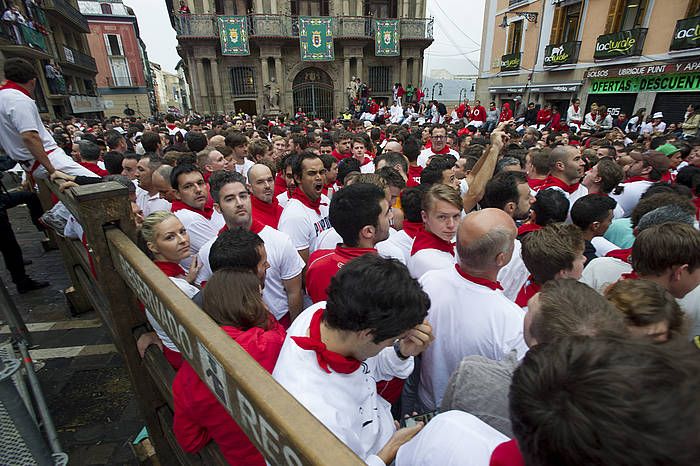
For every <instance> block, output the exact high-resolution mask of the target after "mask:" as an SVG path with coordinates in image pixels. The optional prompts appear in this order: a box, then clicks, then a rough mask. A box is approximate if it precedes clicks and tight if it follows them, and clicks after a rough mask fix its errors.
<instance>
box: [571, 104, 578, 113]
mask: <svg viewBox="0 0 700 466" xmlns="http://www.w3.org/2000/svg"><path fill="white" fill-rule="evenodd" d="M572 107H574V111H575V112H576V113H578V109H579V106H578V105H572Z"/></svg>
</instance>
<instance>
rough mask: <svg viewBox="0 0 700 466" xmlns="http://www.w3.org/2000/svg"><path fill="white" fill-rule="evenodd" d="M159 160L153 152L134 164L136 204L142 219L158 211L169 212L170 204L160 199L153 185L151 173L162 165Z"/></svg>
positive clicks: (147, 153)
mask: <svg viewBox="0 0 700 466" xmlns="http://www.w3.org/2000/svg"><path fill="white" fill-rule="evenodd" d="M162 164H163V163H162V161H161V159H160V158H159V157H158V156H157V155H156V154H155V152H146V153H145V154H144V155H142V156H141V158H140V159H139V161H138V163H137V164H136V182H137V183H138V187H139V188H140V189H138V190H137V191H136V204H137V205H138V206H139V207H140V208H141V211H142V212H143V216H144V217H148V216H149V215H150V214H152V213H153V212H158V211H160V210H165V211H168V212H169V211H170V209H171V207H172V206H171V205H170V202H168V201H166V200H165V199H162V198H161V197H160V192H159V191H158V188H157V187H156V186H154V185H153V171H154V170H156V169H158V168H159V167H160V166H161V165H162Z"/></svg>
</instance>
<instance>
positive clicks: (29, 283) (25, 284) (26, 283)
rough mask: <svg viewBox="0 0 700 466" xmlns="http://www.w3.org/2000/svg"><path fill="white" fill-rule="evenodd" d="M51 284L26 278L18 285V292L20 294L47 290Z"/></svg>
mask: <svg viewBox="0 0 700 466" xmlns="http://www.w3.org/2000/svg"><path fill="white" fill-rule="evenodd" d="M50 284H51V283H49V282H41V281H36V280H34V279H32V278H25V279H24V280H22V281H21V282H19V283H17V292H18V293H19V294H24V293H29V292H30V291H34V290H38V289H40V288H46V287H47V286H49V285H50Z"/></svg>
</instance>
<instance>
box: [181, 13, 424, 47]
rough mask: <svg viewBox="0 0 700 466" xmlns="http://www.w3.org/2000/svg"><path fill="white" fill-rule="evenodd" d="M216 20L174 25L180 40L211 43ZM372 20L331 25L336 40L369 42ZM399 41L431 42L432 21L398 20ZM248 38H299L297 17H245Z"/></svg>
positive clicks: (187, 18) (189, 18) (195, 18)
mask: <svg viewBox="0 0 700 466" xmlns="http://www.w3.org/2000/svg"><path fill="white" fill-rule="evenodd" d="M216 18H217V16H216V15H213V14H207V15H180V14H178V13H174V14H173V20H174V21H173V23H174V25H175V31H176V32H177V37H178V38H179V39H214V38H217V37H218V36H219V28H218V24H217V19H216ZM373 19H374V18H372V17H368V16H340V17H336V18H335V21H334V22H333V34H334V37H336V38H341V39H342V38H363V39H371V38H372V37H373V36H374V27H375V26H374V21H373ZM399 25H400V31H401V32H400V38H401V39H409V40H416V39H418V40H420V39H423V40H425V39H432V38H433V19H432V18H400V19H399ZM248 30H249V34H250V37H251V38H266V37H288V38H292V37H298V36H299V24H298V17H297V16H289V15H270V14H255V13H254V14H251V15H248Z"/></svg>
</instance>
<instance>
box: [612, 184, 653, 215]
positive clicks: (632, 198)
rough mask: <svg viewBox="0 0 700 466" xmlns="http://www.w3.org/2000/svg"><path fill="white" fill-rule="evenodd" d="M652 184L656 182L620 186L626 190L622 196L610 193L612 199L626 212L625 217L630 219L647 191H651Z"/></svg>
mask: <svg viewBox="0 0 700 466" xmlns="http://www.w3.org/2000/svg"><path fill="white" fill-rule="evenodd" d="M652 184H654V182H653V181H648V180H640V181H632V182H631V183H622V184H620V186H622V187H623V188H624V189H623V191H622V192H621V193H620V194H613V193H610V197H611V198H613V199H614V200H615V201H616V202H617V205H619V206H620V207H621V208H622V210H623V211H624V212H625V213H624V216H625V217H629V216H631V215H632V211H633V210H634V208H635V207H637V204H638V203H639V199H640V198H641V197H642V194H644V193H645V192H647V189H649V187H650V186H651V185H652Z"/></svg>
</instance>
